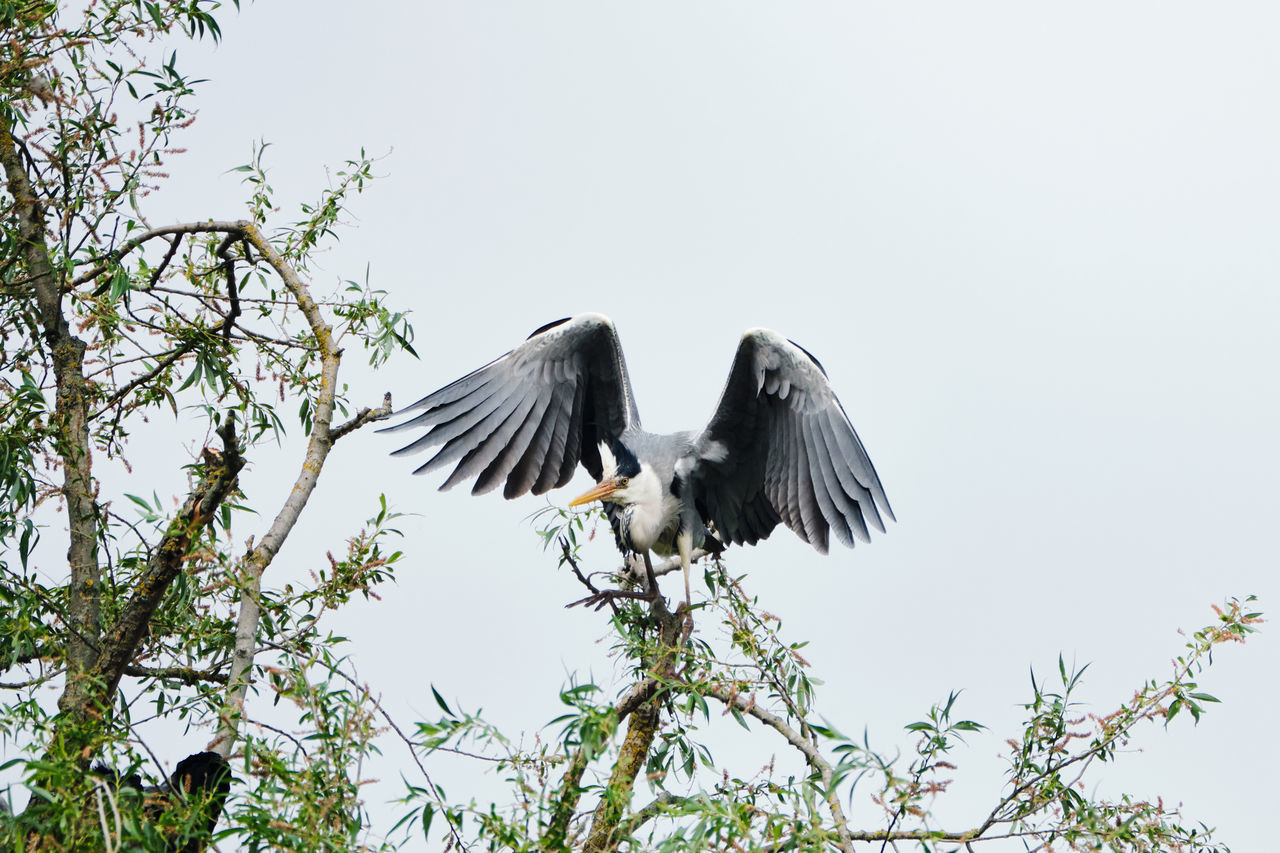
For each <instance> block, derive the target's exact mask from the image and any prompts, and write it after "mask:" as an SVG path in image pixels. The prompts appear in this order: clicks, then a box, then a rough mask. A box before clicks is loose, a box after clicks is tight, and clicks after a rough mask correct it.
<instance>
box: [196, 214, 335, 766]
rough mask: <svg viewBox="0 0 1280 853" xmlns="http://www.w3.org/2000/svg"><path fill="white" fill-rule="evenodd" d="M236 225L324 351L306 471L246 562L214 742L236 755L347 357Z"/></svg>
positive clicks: (292, 278)
mask: <svg viewBox="0 0 1280 853" xmlns="http://www.w3.org/2000/svg"><path fill="white" fill-rule="evenodd" d="M224 224H225V223H224ZM234 227H235V228H236V229H237V230H238V232H239V234H240V236H241V237H242V238H243V240H244V241H245V242H246V243H248V244H249V245H250V246H252V247H253V249H254V250H255V251H257V253H258V254H259V255H260V256H261V257H262V258H263V259H264V260H265V261H266V262H267V263H268V264H269V265H270V266H271V268H272V269H273V270H275V272H276V275H278V276H279V277H280V279H281V280H282V281H283V282H284V284H285V287H286V288H287V289H288V290H289V292H290V294H292V295H293V298H294V299H295V300H296V301H297V303H298V308H299V309H300V310H301V312H302V316H303V317H304V318H306V321H307V325H308V326H310V327H311V333H312V335H313V336H314V337H315V339H316V344H317V346H318V348H319V350H320V364H321V367H320V384H319V389H320V390H319V393H318V394H317V395H316V400H315V405H314V407H313V409H312V425H311V437H310V439H309V441H308V442H307V450H306V454H305V456H304V458H303V461H302V470H301V471H300V472H299V473H298V477H297V479H296V480H295V481H294V484H293V489H292V490H291V491H290V493H289V496H288V498H286V499H285V502H284V505H283V506H282V507H281V508H280V512H279V513H277V515H276V517H275V520H274V521H273V522H272V524H271V527H270V529H268V530H267V533H266V534H265V535H264V536H263V537H262V539H261V541H259V542H258V544H257V547H255V548H253V549H252V550H250V552H249V553H247V554H246V555H245V557H244V559H243V560H242V561H241V565H242V567H243V572H244V574H243V578H242V584H243V586H242V590H241V597H240V613H239V615H238V617H237V621H236V636H235V647H234V650H233V652H232V656H231V680H230V685H231V689H230V692H229V694H228V696H227V700H226V704H225V706H224V709H223V713H222V720H221V723H220V724H219V727H218V733H217V735H216V736H215V738H214V741H213V743H212V744H211V746H210V748H211V749H213V750H214V751H215V752H217V753H218V754H220V755H222V756H224V757H226V756H228V755H230V754H231V747H232V745H233V743H234V741H235V737H236V731H237V728H238V726H239V721H240V718H241V715H242V713H243V709H244V700H245V697H246V696H247V695H248V690H249V682H250V680H251V676H252V671H253V653H254V646H255V641H256V636H257V632H258V622H259V621H260V619H261V617H262V607H261V601H260V599H259V595H260V592H261V589H262V574H263V572H264V571H266V568H267V566H269V565H270V564H271V561H272V560H273V559H275V555H276V554H277V553H278V552H279V551H280V547H281V546H282V545H283V544H284V541H285V539H287V538H288V536H289V533H290V531H292V530H293V526H294V524H296V523H297V520H298V517H299V516H300V515H301V514H302V510H303V508H304V507H305V506H306V505H307V501H308V500H310V498H311V493H312V492H313V491H314V490H315V487H316V483H317V481H318V480H319V478H320V471H321V470H322V469H323V468H324V463H325V460H326V459H327V458H328V456H329V451H330V450H331V449H332V447H333V442H334V436H333V432H332V430H331V427H330V424H331V423H332V420H333V408H334V399H335V395H336V393H337V387H338V363H339V360H340V359H341V357H342V351H341V350H340V349H338V347H337V345H336V343H335V341H334V338H333V330H332V328H331V327H330V326H329V325H328V324H327V323H326V322H325V320H324V316H323V315H322V314H321V313H320V307H319V306H318V305H317V304H316V302H315V300H314V299H313V298H312V297H311V291H310V290H309V289H308V288H307V286H306V284H304V283H303V281H302V279H301V278H300V277H299V276H298V273H297V271H296V270H294V269H293V267H292V266H290V265H289V263H288V262H287V261H285V259H284V258H283V257H281V255H280V253H279V252H277V251H276V249H275V247H274V246H273V245H271V242H270V241H269V240H267V239H266V237H264V236H263V235H262V232H261V231H259V230H258V228H257V226H256V225H254V224H253V223H252V222H248V221H244V220H242V221H240V222H237V223H234ZM226 230H229V229H226ZM353 428H354V427H353Z"/></svg>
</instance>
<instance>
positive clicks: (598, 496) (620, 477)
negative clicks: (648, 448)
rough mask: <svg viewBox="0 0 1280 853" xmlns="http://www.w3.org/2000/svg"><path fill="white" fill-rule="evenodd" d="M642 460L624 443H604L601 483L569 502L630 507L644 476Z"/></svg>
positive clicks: (579, 504) (601, 448)
mask: <svg viewBox="0 0 1280 853" xmlns="http://www.w3.org/2000/svg"><path fill="white" fill-rule="evenodd" d="M642 473H643V472H642V467H641V465H640V460H639V459H637V458H636V455H635V454H634V453H632V452H631V451H630V450H629V449H627V447H626V446H625V445H624V444H623V443H622V442H620V441H617V440H616V439H615V440H611V441H602V442H600V482H598V483H596V485H595V488H593V489H590V490H589V491H587V492H584V493H583V494H581V495H578V496H577V497H576V498H574V499H573V500H571V501H569V506H582V505H583V504H589V503H591V502H592V501H607V502H608V503H614V504H620V505H622V506H627V505H629V504H632V503H635V502H636V500H637V498H638V494H637V492H636V487H637V486H638V485H639V484H638V483H637V482H636V480H637V479H638V478H639V477H640V476H641V475H642Z"/></svg>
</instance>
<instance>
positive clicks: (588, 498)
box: [569, 479, 618, 506]
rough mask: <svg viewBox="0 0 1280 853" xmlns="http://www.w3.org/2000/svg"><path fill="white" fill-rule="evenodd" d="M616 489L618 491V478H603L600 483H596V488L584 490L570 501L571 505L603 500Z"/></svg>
mask: <svg viewBox="0 0 1280 853" xmlns="http://www.w3.org/2000/svg"><path fill="white" fill-rule="evenodd" d="M616 491H618V481H617V480H613V479H610V480H601V481H600V482H599V483H596V487H595V488H594V489H591V490H590V491H587V492H583V493H582V494H580V495H578V496H577V497H576V498H574V499H573V500H571V501H569V506H582V505H583V504H589V503H591V502H592V501H602V500H604V499H605V498H607V497H609V496H610V495H612V494H613V493H614V492H616Z"/></svg>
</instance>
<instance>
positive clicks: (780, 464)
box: [690, 329, 893, 551]
mask: <svg viewBox="0 0 1280 853" xmlns="http://www.w3.org/2000/svg"><path fill="white" fill-rule="evenodd" d="M694 453H695V456H696V460H695V463H694V465H693V467H692V470H691V475H690V476H691V479H692V482H693V486H694V492H695V497H696V499H697V500H698V502H699V504H700V505H702V506H705V507H708V508H712V507H714V508H715V510H714V512H713V513H711V514H712V517H713V521H714V523H715V524H716V526H717V532H718V533H719V535H720V536H721V537H722V538H724V539H725V541H727V542H755V541H757V540H758V539H763V538H765V537H766V536H768V535H769V533H770V532H771V531H772V529H773V527H774V526H776V525H777V523H778V522H779V521H781V522H782V523H784V524H786V525H787V527H790V528H791V529H792V530H793V531H794V532H795V533H796V534H797V535H798V536H799V537H800V538H801V539H803V540H805V541H806V542H809V543H810V544H811V545H813V546H814V547H815V548H817V549H818V550H820V551H825V550H826V548H827V545H828V544H829V540H830V533H831V531H832V530H834V531H835V535H836V538H837V539H838V540H840V541H841V542H843V543H845V544H846V545H853V544H854V541H855V540H857V539H861V540H863V541H869V539H870V535H869V531H868V523H869V524H870V526H872V527H875V528H876V529H877V530H880V531H882V532H883V531H884V521H883V517H887V518H889V519H893V510H892V509H890V507H889V500H888V498H887V497H886V496H885V493H884V488H883V487H882V486H881V484H880V478H879V476H878V475H877V474H876V471H875V468H874V466H872V464H871V460H870V458H869V457H868V456H867V453H866V450H865V449H864V448H863V446H862V442H861V441H860V440H859V438H858V435H857V433H856V432H854V429H853V425H852V424H851V423H850V422H849V418H848V416H847V415H846V414H845V411H844V408H843V407H842V406H841V405H840V401H839V400H838V399H837V398H836V395H835V392H834V391H833V390H832V389H831V385H830V383H829V381H828V380H827V375H826V372H825V371H824V370H823V368H822V366H821V365H820V364H819V363H818V361H817V360H816V359H815V358H813V356H811V355H810V354H809V353H808V352H807V351H806V350H804V349H803V348H801V347H800V346H798V345H796V344H794V343H792V342H791V341H788V340H787V339H786V338H784V337H782V336H781V335H779V334H777V333H776V332H771V331H769V330H767V329H753V330H750V331H748V332H747V333H746V334H744V335H743V336H742V341H741V342H740V343H739V345H738V352H737V354H736V356H735V357H734V361H733V366H732V367H731V368H730V371H729V378H728V380H727V382H726V383H725V389H724V392H723V393H722V394H721V396H720V402H719V404H718V405H717V407H716V411H715V414H714V415H712V417H711V421H710V422H709V423H708V424H707V426H706V428H705V429H704V430H703V431H702V432H701V433H700V434H699V435H698V437H697V438H696V439H695V442H694Z"/></svg>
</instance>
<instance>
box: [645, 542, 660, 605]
mask: <svg viewBox="0 0 1280 853" xmlns="http://www.w3.org/2000/svg"><path fill="white" fill-rule="evenodd" d="M644 572H645V581H646V583H648V584H649V592H650V593H652V594H653V595H654V596H657V594H658V576H657V575H655V574H654V573H653V563H652V562H650V560H649V552H648V551H645V552H644Z"/></svg>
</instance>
